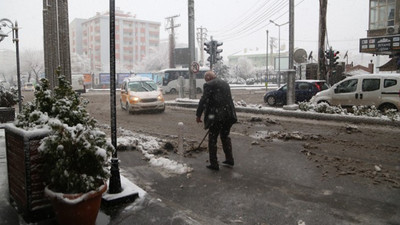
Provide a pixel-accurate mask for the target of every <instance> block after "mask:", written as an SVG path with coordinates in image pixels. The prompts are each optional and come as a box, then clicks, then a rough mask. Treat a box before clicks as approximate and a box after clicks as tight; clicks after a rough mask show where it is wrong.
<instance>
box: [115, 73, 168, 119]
mask: <svg viewBox="0 0 400 225" xmlns="http://www.w3.org/2000/svg"><path fill="white" fill-rule="evenodd" d="M120 103H121V108H122V109H123V110H127V111H128V112H139V111H158V112H164V110H165V102H164V96H163V94H162V92H161V90H160V88H159V87H158V86H157V84H156V83H155V82H154V81H153V80H152V79H150V78H147V77H131V78H125V80H124V81H123V82H122V86H121V97H120Z"/></svg>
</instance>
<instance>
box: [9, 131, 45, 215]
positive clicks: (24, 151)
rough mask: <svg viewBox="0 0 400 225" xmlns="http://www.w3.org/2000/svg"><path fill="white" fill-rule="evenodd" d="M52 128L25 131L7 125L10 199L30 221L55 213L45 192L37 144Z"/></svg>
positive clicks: (38, 144)
mask: <svg viewBox="0 0 400 225" xmlns="http://www.w3.org/2000/svg"><path fill="white" fill-rule="evenodd" d="M49 133H50V131H49V130H47V129H43V130H39V131H26V130H23V129H20V128H17V127H15V126H14V125H13V124H8V125H6V126H5V137H6V154H7V172H8V187H9V194H10V201H11V204H13V205H14V206H15V207H16V208H17V209H18V211H19V212H21V213H22V215H23V217H24V219H25V220H26V221H27V222H34V221H36V220H43V219H45V218H48V217H50V215H51V214H52V210H51V204H50V201H49V200H48V199H47V198H46V197H45V195H44V188H45V186H44V184H43V178H42V176H41V174H40V173H41V159H40V157H39V152H38V147H39V146H40V140H41V139H43V138H44V137H46V136H48V134H49Z"/></svg>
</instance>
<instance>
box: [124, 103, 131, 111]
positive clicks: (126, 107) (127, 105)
mask: <svg viewBox="0 0 400 225" xmlns="http://www.w3.org/2000/svg"><path fill="white" fill-rule="evenodd" d="M125 109H126V111H128V113H131V112H130V111H129V104H128V102H127V103H126V105H125Z"/></svg>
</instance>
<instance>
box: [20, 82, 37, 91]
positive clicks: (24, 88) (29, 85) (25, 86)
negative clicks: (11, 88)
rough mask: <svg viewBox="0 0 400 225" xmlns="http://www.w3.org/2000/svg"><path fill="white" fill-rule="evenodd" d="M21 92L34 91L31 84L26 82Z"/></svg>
mask: <svg viewBox="0 0 400 225" xmlns="http://www.w3.org/2000/svg"><path fill="white" fill-rule="evenodd" d="M22 90H23V91H35V86H34V85H33V84H32V83H30V82H27V83H25V85H24V87H23V88H22Z"/></svg>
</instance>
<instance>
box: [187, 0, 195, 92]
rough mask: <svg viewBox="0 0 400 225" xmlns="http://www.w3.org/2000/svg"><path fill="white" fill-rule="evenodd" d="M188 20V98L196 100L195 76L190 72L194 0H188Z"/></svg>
mask: <svg viewBox="0 0 400 225" xmlns="http://www.w3.org/2000/svg"><path fill="white" fill-rule="evenodd" d="M188 20H189V27H188V30H189V33H188V38H189V52H190V58H189V62H188V64H189V98H190V99H196V74H194V73H193V71H192V66H191V65H192V63H193V62H195V60H196V57H195V41H194V40H195V39H194V38H195V37H194V0H188Z"/></svg>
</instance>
